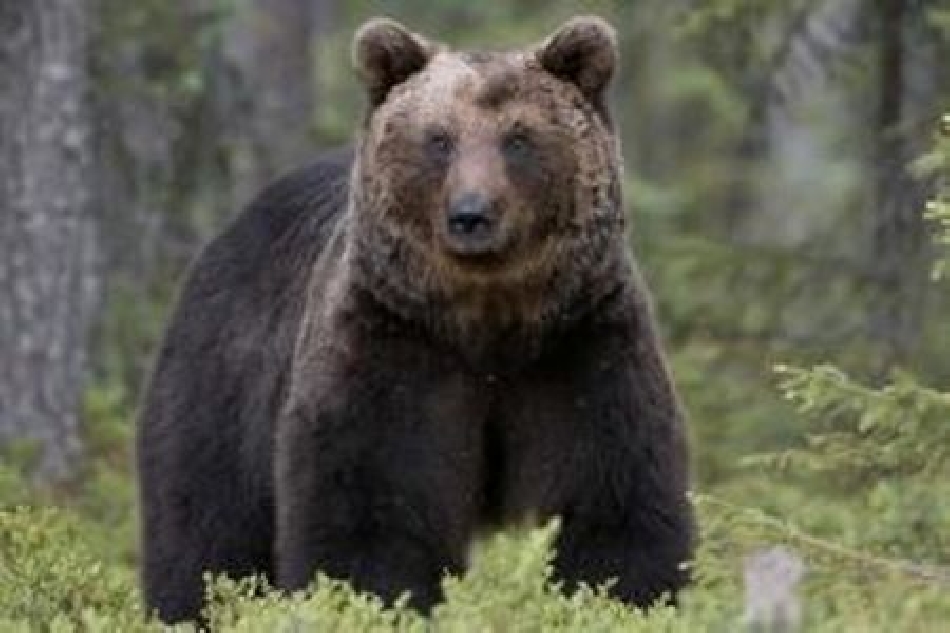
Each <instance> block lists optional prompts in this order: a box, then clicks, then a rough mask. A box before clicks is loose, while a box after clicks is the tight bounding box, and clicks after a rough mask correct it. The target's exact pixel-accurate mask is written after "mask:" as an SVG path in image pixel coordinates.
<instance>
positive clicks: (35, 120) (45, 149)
mask: <svg viewBox="0 0 950 633" xmlns="http://www.w3.org/2000/svg"><path fill="white" fill-rule="evenodd" d="M91 1H92V0H46V1H45V2H20V1H16V2H9V1H5V2H2V3H0V358H2V361H0V448H2V447H7V448H9V445H10V444H11V443H14V442H17V443H18V442H19V441H21V440H22V441H25V442H27V443H29V444H31V445H35V446H36V448H37V449H38V451H39V453H38V462H37V464H36V466H37V470H36V474H37V475H38V476H40V477H42V478H43V479H46V480H56V479H59V478H62V477H64V476H66V475H68V474H69V473H70V471H71V470H72V468H73V467H74V466H75V464H76V460H77V458H78V456H79V454H80V448H81V442H80V435H79V413H78V409H79V402H80V396H81V390H82V384H83V374H84V366H85V363H86V354H85V344H86V339H87V331H88V329H89V325H90V323H91V312H92V307H93V305H94V304H95V303H96V298H97V294H98V286H99V283H98V275H97V272H98V270H97V265H96V260H97V257H98V254H97V250H96V238H97V236H96V232H95V230H96V223H95V222H94V221H93V217H92V212H93V209H94V204H93V199H92V196H93V191H94V190H95V187H94V186H93V185H92V183H91V182H90V178H91V176H92V175H93V174H94V171H95V170H94V169H93V156H94V152H93V151H92V148H91V143H92V135H91V134H90V119H89V103H88V100H87V96H88V94H87V81H88V76H87V53H88V51H87V40H88V34H89V26H90V25H89V24H88V23H87V17H88V15H89V6H88V4H89V2H91Z"/></svg>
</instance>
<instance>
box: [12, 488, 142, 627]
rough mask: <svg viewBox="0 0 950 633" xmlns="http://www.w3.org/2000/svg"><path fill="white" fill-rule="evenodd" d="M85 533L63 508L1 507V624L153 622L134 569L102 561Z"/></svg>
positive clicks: (127, 624)
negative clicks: (146, 612)
mask: <svg viewBox="0 0 950 633" xmlns="http://www.w3.org/2000/svg"><path fill="white" fill-rule="evenodd" d="M83 536H84V535H83V533H82V532H81V528H80V526H79V523H78V522H77V520H76V519H75V517H73V516H71V515H70V514H69V513H66V512H63V511H60V510H56V509H52V508H27V507H19V508H15V509H13V510H3V511H0V629H2V630H4V631H7V630H11V629H12V630H17V629H16V627H20V629H21V630H43V629H45V628H46V627H47V626H48V627H49V628H48V630H51V631H71V630H93V631H95V630H100V631H104V630H110V629H111V630H122V631H135V630H145V629H146V626H145V625H144V619H143V617H142V613H141V608H140V606H139V602H138V596H137V591H136V589H135V585H134V582H133V578H132V575H131V573H130V570H128V569H124V568H122V567H116V566H110V565H108V564H106V563H104V562H103V561H101V560H99V559H98V558H97V557H96V556H94V555H93V554H92V552H91V550H90V549H89V548H88V547H87V545H86V543H85V542H84V540H83ZM96 623H98V626H97V624H96Z"/></svg>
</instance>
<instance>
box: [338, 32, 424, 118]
mask: <svg viewBox="0 0 950 633" xmlns="http://www.w3.org/2000/svg"><path fill="white" fill-rule="evenodd" d="M438 50H439V46H437V45H435V44H432V43H431V42H429V41H428V40H426V39H425V38H424V37H422V36H420V35H417V34H416V33H412V32H411V31H409V30H408V29H407V28H406V27H404V26H403V25H402V24H399V23H398V22H395V21H393V20H390V19H387V18H373V19H372V20H370V21H369V22H367V23H366V24H364V25H363V26H361V27H360V29H359V30H358V31H357V32H356V35H355V36H354V37H353V65H354V66H355V67H356V71H357V73H359V75H360V77H361V78H362V80H363V83H364V84H366V91H367V93H368V94H369V100H370V104H371V105H372V106H373V107H374V108H375V107H376V106H378V105H379V104H381V103H382V102H383V101H385V100H386V95H388V94H389V91H390V90H392V89H393V87H395V86H397V85H399V84H401V83H402V82H404V81H405V80H407V79H409V77H410V76H412V75H413V74H415V73H417V72H419V71H420V70H422V69H423V68H425V66H426V64H428V63H429V60H430V59H431V58H432V56H433V55H435V53H436V52H438Z"/></svg>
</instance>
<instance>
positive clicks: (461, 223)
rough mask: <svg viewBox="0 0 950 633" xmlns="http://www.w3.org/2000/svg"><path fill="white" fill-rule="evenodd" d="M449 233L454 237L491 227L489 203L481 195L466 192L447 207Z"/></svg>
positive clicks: (472, 233)
mask: <svg viewBox="0 0 950 633" xmlns="http://www.w3.org/2000/svg"><path fill="white" fill-rule="evenodd" d="M448 223H449V233H451V234H452V235H454V236H456V237H471V236H476V235H480V234H484V233H487V232H489V231H490V229H491V228H492V218H491V203H490V202H489V201H488V198H486V197H485V196H483V195H480V194H477V193H466V194H464V195H462V196H460V197H459V198H458V199H457V200H455V201H454V202H453V203H452V204H451V206H450V207H449V217H448Z"/></svg>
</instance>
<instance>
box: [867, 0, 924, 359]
mask: <svg viewBox="0 0 950 633" xmlns="http://www.w3.org/2000/svg"><path fill="white" fill-rule="evenodd" d="M909 12H910V9H909V7H908V4H907V2H906V1H905V0H881V2H880V4H879V5H878V8H877V14H878V20H879V29H880V31H879V32H880V44H879V50H878V58H877V70H878V84H877V122H876V123H877V130H876V139H877V146H876V157H875V159H876V162H875V165H874V168H875V170H876V172H875V173H876V179H875V200H874V214H873V221H874V226H873V244H872V251H871V253H870V256H871V270H872V271H873V272H874V279H875V281H876V284H875V285H876V290H877V291H876V292H875V293H874V296H873V297H872V305H871V309H870V323H869V327H870V331H871V335H872V337H873V339H874V341H875V342H876V343H877V344H878V345H880V347H881V350H882V353H883V358H882V365H883V367H882V369H886V368H887V367H889V366H891V365H894V364H898V363H901V362H903V361H905V360H906V358H907V356H908V354H909V353H910V352H911V351H912V348H913V345H914V343H915V342H916V340H917V332H918V329H919V328H918V325H919V320H920V314H921V297H922V293H923V287H924V285H925V284H926V280H927V275H926V254H925V253H926V249H925V245H926V244H925V237H926V231H925V227H924V222H923V219H922V216H921V211H922V205H923V196H922V192H921V189H922V188H921V186H920V185H919V183H917V182H914V180H913V179H912V178H911V176H910V174H909V172H908V169H907V166H908V163H909V161H910V160H911V159H912V156H911V155H910V152H909V150H908V146H909V144H908V142H907V134H908V132H909V130H907V129H904V128H903V127H902V126H903V124H905V123H906V120H905V112H904V110H905V105H906V94H907V85H906V80H905V70H906V61H907V45H908V43H907V41H906V38H905V33H906V29H907V28H908V27H907V22H908V19H909V17H910V16H909Z"/></svg>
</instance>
